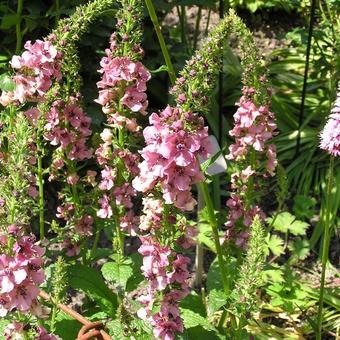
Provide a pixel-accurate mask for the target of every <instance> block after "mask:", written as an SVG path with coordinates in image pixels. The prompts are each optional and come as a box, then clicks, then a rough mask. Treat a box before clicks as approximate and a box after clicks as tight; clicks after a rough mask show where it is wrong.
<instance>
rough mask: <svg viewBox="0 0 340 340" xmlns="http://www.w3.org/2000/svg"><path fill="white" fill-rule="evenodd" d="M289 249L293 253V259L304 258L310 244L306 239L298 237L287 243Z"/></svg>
mask: <svg viewBox="0 0 340 340" xmlns="http://www.w3.org/2000/svg"><path fill="white" fill-rule="evenodd" d="M289 250H290V251H291V252H292V253H293V254H292V259H293V260H295V259H298V260H304V259H305V258H306V257H307V256H308V254H309V251H310V244H309V242H308V240H306V239H301V238H299V239H296V240H295V241H294V242H293V243H291V244H290V245H289Z"/></svg>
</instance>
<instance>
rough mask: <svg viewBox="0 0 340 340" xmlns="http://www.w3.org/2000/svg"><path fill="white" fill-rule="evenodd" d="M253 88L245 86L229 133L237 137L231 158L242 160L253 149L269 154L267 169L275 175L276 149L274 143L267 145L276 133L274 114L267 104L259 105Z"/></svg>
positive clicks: (231, 149)
mask: <svg viewBox="0 0 340 340" xmlns="http://www.w3.org/2000/svg"><path fill="white" fill-rule="evenodd" d="M254 92H255V90H254V89H253V88H248V87H244V88H243V96H242V97H241V99H240V101H239V103H238V106H239V108H238V110H237V111H236V113H235V114H234V123H235V125H234V128H233V129H232V130H230V131H229V135H230V136H232V137H234V138H235V144H232V145H230V146H229V155H228V156H227V158H228V159H230V160H240V159H242V158H244V157H245V156H247V155H248V154H249V152H250V150H251V149H254V150H255V151H257V152H259V153H264V154H266V156H267V162H266V169H267V171H268V173H269V174H270V175H274V170H275V167H276V149H275V145H274V144H270V145H266V142H267V141H268V140H270V139H271V138H272V137H273V135H274V134H275V129H276V124H275V121H274V114H273V113H272V112H270V111H269V108H268V107H267V106H260V107H257V106H256V105H255V104H254V102H253V100H252V95H253V94H254Z"/></svg>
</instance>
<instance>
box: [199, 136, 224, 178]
mask: <svg viewBox="0 0 340 340" xmlns="http://www.w3.org/2000/svg"><path fill="white" fill-rule="evenodd" d="M209 140H210V143H211V155H210V157H209V158H203V157H199V161H200V164H201V166H202V170H203V171H204V172H206V173H207V174H208V175H210V176H213V175H217V174H220V173H222V172H225V171H226V170H227V162H226V160H225V158H224V157H223V153H222V152H221V148H220V146H219V144H218V141H217V139H216V137H215V136H212V135H211V136H209ZM214 158H216V159H214ZM209 161H211V162H212V163H211V164H208V166H206V167H205V166H204V165H207V163H209Z"/></svg>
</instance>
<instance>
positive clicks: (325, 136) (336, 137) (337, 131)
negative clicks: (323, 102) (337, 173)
mask: <svg viewBox="0 0 340 340" xmlns="http://www.w3.org/2000/svg"><path fill="white" fill-rule="evenodd" d="M320 139H321V140H320V148H321V149H323V150H325V151H327V152H328V153H329V154H330V155H332V156H335V157H339V156H340V85H339V88H338V93H337V98H336V100H335V102H334V105H333V108H332V110H331V114H330V115H329V117H328V120H327V123H326V125H325V126H324V128H323V130H322V131H321V133H320Z"/></svg>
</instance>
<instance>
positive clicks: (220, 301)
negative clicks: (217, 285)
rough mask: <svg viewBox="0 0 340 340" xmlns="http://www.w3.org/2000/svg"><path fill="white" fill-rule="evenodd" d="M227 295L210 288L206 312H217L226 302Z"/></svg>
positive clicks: (210, 313)
mask: <svg viewBox="0 0 340 340" xmlns="http://www.w3.org/2000/svg"><path fill="white" fill-rule="evenodd" d="M227 298H228V296H227V295H226V293H225V292H224V291H222V290H216V289H212V290H211V291H210V293H209V295H208V314H209V315H212V314H214V313H215V312H217V311H218V310H219V309H220V308H221V307H222V306H224V305H225V304H226V302H227Z"/></svg>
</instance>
